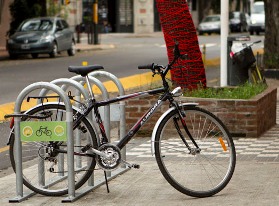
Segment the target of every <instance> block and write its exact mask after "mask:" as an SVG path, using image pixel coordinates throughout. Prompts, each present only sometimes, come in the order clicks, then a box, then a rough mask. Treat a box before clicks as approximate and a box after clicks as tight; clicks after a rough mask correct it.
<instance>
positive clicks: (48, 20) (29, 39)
mask: <svg viewBox="0 0 279 206" xmlns="http://www.w3.org/2000/svg"><path fill="white" fill-rule="evenodd" d="M7 50H8V52H9V55H10V58H11V59H15V58H17V57H18V55H21V54H31V55H32V57H33V58H37V57H38V55H39V54H49V56H50V57H55V56H56V55H57V54H58V53H59V52H61V51H67V52H68V55H69V56H73V55H75V52H76V51H75V39H74V32H73V31H72V30H71V29H70V28H69V25H68V23H67V22H66V21H65V20H64V19H62V18H57V17H40V18H33V19H28V20H26V21H24V22H23V23H22V24H21V25H20V26H19V28H18V29H17V31H16V32H15V33H14V34H13V35H12V36H11V37H10V38H9V39H8V42H7Z"/></svg>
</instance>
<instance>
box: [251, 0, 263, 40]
mask: <svg viewBox="0 0 279 206" xmlns="http://www.w3.org/2000/svg"><path fill="white" fill-rule="evenodd" d="M249 32H250V34H251V35H253V34H254V32H256V34H257V35H259V34H260V32H265V11H264V2H263V1H257V2H255V3H254V5H253V7H252V12H251V24H250V25H249Z"/></svg>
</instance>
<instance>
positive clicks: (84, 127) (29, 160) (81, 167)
mask: <svg viewBox="0 0 279 206" xmlns="http://www.w3.org/2000/svg"><path fill="white" fill-rule="evenodd" d="M75 112H76V111H74V113H75ZM27 114H29V115H46V114H51V115H50V116H48V117H47V118H45V119H43V120H40V121H65V118H66V111H65V106H63V105H59V104H46V105H42V106H39V107H35V108H33V109H31V110H30V111H29V112H28V113H27ZM22 121H38V120H37V119H32V118H23V119H22ZM60 129H61V128H60ZM73 134H74V152H80V151H81V148H82V147H84V146H85V145H88V144H90V145H92V146H93V147H94V148H97V139H96V134H95V132H94V130H93V128H92V126H91V124H90V123H89V121H88V120H87V119H86V118H85V119H83V120H82V122H81V124H80V126H79V127H78V128H77V129H76V130H74V133H73ZM14 144H15V136H14V133H11V137H10V160H11V164H12V167H13V169H14V171H15V172H16V167H15V156H14V153H15V145H14ZM90 152H91V149H89V150H87V153H90ZM66 153H67V141H65V142H46V141H41V142H40V141H36V142H29V141H22V173H23V184H24V185H25V186H26V187H28V188H29V189H31V190H33V191H34V192H36V193H40V194H42V195H47V196H61V195H65V194H67V193H68V178H67V177H68V171H67V170H68V161H67V154H66ZM95 165H96V161H95V158H93V157H88V156H85V155H84V156H80V155H76V154H75V155H74V177H75V188H76V189H78V188H79V187H81V186H82V185H83V184H84V183H85V182H86V181H87V180H88V178H89V177H90V175H91V174H92V172H93V170H94V168H95Z"/></svg>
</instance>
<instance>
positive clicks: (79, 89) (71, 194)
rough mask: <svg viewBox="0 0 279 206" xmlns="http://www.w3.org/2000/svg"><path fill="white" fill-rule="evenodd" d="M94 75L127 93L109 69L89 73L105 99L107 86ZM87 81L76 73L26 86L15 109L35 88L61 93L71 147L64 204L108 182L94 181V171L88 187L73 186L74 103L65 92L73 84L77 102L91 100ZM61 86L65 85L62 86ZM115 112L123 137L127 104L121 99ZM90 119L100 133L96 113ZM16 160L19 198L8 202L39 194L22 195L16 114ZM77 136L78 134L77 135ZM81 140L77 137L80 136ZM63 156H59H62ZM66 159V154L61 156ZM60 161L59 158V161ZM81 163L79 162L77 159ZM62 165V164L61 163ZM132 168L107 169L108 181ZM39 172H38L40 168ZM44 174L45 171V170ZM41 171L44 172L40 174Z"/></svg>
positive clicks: (107, 122)
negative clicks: (108, 170) (78, 187)
mask: <svg viewBox="0 0 279 206" xmlns="http://www.w3.org/2000/svg"><path fill="white" fill-rule="evenodd" d="M95 76H101V77H106V78H108V79H110V80H112V81H113V82H114V83H115V84H116V86H117V88H118V90H119V94H120V95H124V88H123V86H122V84H121V83H120V81H119V80H118V79H117V77H116V76H114V75H113V74H111V73H109V72H105V71H96V72H92V73H90V75H89V81H90V83H93V84H95V85H96V86H97V87H98V88H99V89H100V90H101V93H102V98H103V100H107V99H109V95H108V92H107V90H106V88H105V87H104V85H103V83H102V82H101V81H100V80H98V79H97V78H95ZM84 84H85V79H84V77H81V76H74V77H72V78H70V79H66V78H61V79H56V80H53V81H52V82H50V83H48V82H37V83H33V84H31V85H29V86H27V87H26V88H25V89H23V90H22V92H21V93H20V94H19V96H18V97H17V100H16V102H15V110H14V114H20V113H21V111H20V110H21V105H22V103H23V100H24V99H25V98H26V97H27V95H28V94H29V93H31V92H32V91H34V90H38V89H41V91H40V93H39V96H45V95H46V94H47V93H48V92H49V91H53V92H55V93H57V94H58V96H59V98H61V99H62V101H63V102H64V104H65V107H66V124H67V136H68V139H67V144H68V145H69V149H68V151H67V158H68V160H69V161H68V171H69V172H68V177H67V178H68V185H69V186H68V196H67V197H66V198H65V199H63V200H62V203H66V202H74V201H75V200H77V199H79V198H81V197H83V196H84V195H86V194H87V193H89V192H91V191H92V190H94V189H96V188H98V187H100V186H101V185H103V184H105V180H97V181H95V180H94V172H93V173H92V176H91V177H90V178H89V180H88V184H87V186H85V187H82V188H80V189H79V190H78V192H77V191H75V185H74V172H73V171H74V143H73V141H74V138H73V137H74V136H73V129H72V128H73V110H72V105H71V102H70V100H69V98H68V96H67V94H66V93H65V91H66V90H67V89H68V87H69V86H72V87H74V88H75V89H76V94H75V96H76V97H77V100H78V101H81V95H83V97H84V101H86V100H87V99H89V93H88V91H87V90H85V89H84V87H83V86H84ZM58 85H62V86H61V88H60V87H59V86H58ZM41 101H42V100H38V103H41ZM113 109H114V110H113V111H116V110H117V111H118V110H119V113H120V115H118V116H119V117H118V118H115V116H112V119H113V120H114V121H119V122H120V136H124V135H125V132H126V131H125V130H126V127H125V124H126V119H125V103H124V102H120V104H119V105H116V104H115V105H113ZM89 118H90V120H91V121H92V126H93V129H94V130H95V131H96V132H97V131H98V128H96V126H95V125H94V117H93V115H89ZM14 120H15V127H14V128H15V129H14V131H15V160H16V162H19V164H16V171H18V172H17V173H16V194H17V197H15V198H13V199H11V200H9V202H21V201H24V200H26V199H28V198H29V197H31V196H33V195H35V194H36V193H35V192H33V191H31V192H30V193H26V194H23V177H22V144H21V137H20V121H21V118H20V117H15V118H14ZM110 120H111V116H110V105H107V106H105V107H104V127H105V130H106V132H107V136H108V138H109V141H110ZM77 137H78V135H77ZM77 139H78V138H77ZM121 153H122V157H123V159H124V160H126V148H123V150H122V151H121ZM59 158H60V157H59ZM61 158H64V157H61ZM59 162H60V161H59ZM38 164H44V163H43V162H41V161H39V162H38ZM77 164H78V162H77ZM61 167H63V165H62V166H61ZM129 169H130V168H128V167H126V166H125V165H124V166H123V167H121V168H119V169H117V170H115V171H113V172H106V173H107V177H108V178H107V179H108V181H110V180H112V179H114V178H116V177H117V176H118V175H121V174H123V173H124V172H126V171H128V170H129ZM38 172H39V171H38ZM42 173H43V172H42ZM40 174H41V173H40ZM43 178H44V176H43V175H42V176H40V177H39V181H42V182H43Z"/></svg>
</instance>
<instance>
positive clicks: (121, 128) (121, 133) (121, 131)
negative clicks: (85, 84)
mask: <svg viewBox="0 0 279 206" xmlns="http://www.w3.org/2000/svg"><path fill="white" fill-rule="evenodd" d="M88 75H89V76H93V77H105V78H107V79H109V80H111V81H112V82H113V83H114V84H115V85H116V87H117V88H118V91H119V95H120V96H122V95H125V91H124V87H123V85H122V83H121V82H120V80H119V79H118V78H117V77H116V76H115V75H114V74H112V73H109V72H107V71H94V72H91V73H89V74H88ZM113 105H114V106H115V104H113ZM111 109H113V111H116V110H115V109H118V110H119V113H120V118H119V120H118V121H119V140H120V138H121V137H124V136H125V135H126V116H125V102H124V101H121V102H120V103H119V108H111ZM121 155H122V158H123V159H124V160H126V147H124V148H123V149H122V150H121Z"/></svg>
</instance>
